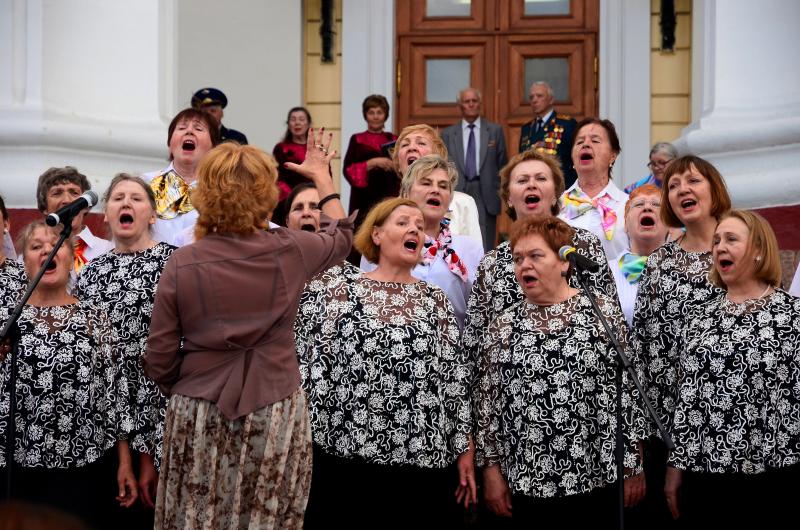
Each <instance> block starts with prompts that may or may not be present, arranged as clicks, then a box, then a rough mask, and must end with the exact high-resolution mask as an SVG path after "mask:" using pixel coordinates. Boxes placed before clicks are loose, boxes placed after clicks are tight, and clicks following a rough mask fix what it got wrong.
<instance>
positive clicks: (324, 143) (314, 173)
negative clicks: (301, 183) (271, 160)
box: [284, 127, 336, 184]
mask: <svg viewBox="0 0 800 530" xmlns="http://www.w3.org/2000/svg"><path fill="white" fill-rule="evenodd" d="M332 141H333V133H328V134H327V135H326V134H325V127H321V128H320V129H319V130H317V131H315V130H314V129H313V128H312V129H309V130H308V143H307V144H306V159H305V160H303V163H302V164H295V163H294V162H286V163H285V164H284V166H285V167H286V169H290V170H292V171H295V172H297V173H300V174H301V175H303V176H304V177H306V178H308V179H311V180H312V181H314V183H315V184H318V183H319V180H320V179H328V180H330V178H331V177H330V164H331V160H332V159H333V157H334V156H336V150H335V149H331V142H332Z"/></svg>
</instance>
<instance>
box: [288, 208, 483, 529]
mask: <svg viewBox="0 0 800 530" xmlns="http://www.w3.org/2000/svg"><path fill="white" fill-rule="evenodd" d="M424 225H425V221H424V216H423V213H422V212H421V211H420V209H419V207H418V206H417V204H416V203H415V202H414V201H412V200H409V199H403V198H394V199H386V200H384V201H382V202H380V203H378V204H376V205H375V206H374V207H373V208H372V210H370V213H369V214H368V215H367V217H366V219H365V220H364V222H363V223H362V225H361V227H360V228H359V230H358V233H357V234H356V240H355V244H356V248H357V249H358V250H359V251H360V252H361V253H362V254H363V255H364V256H366V257H367V258H370V259H371V260H372V261H373V263H375V264H377V267H376V268H375V269H374V270H372V271H370V272H366V273H362V274H358V275H349V274H342V273H341V272H340V271H338V270H333V269H332V270H329V271H326V272H325V273H323V274H321V275H320V276H318V277H316V278H315V279H314V280H313V281H312V282H310V283H309V285H308V287H307V289H306V291H305V292H304V293H303V298H302V300H301V303H300V310H299V312H298V318H297V320H296V322H295V337H296V342H297V350H298V355H299V357H300V365H301V372H302V374H303V387H304V388H305V390H306V392H307V394H308V397H309V409H310V413H311V427H312V432H313V433H314V474H313V476H314V478H313V482H312V488H311V496H310V500H309V505H308V519H307V521H306V529H307V530H311V529H315V528H332V527H336V528H339V527H343V528H384V527H392V528H395V527H396V528H411V527H413V526H414V524H415V523H419V521H424V526H426V527H431V528H451V527H453V526H454V523H455V520H454V519H452V518H451V517H452V515H454V513H453V512H454V508H455V502H454V501H455V499H454V497H453V491H454V490H457V495H458V497H457V498H458V499H459V500H461V501H463V500H464V498H465V497H467V498H468V499H470V500H472V501H474V499H475V483H474V471H473V469H472V465H471V464H472V456H471V451H470V452H468V451H467V448H468V438H469V434H470V433H469V432H468V424H467V422H466V418H468V417H469V416H470V407H469V398H468V394H467V387H466V383H467V379H466V378H467V372H466V371H464V370H463V369H462V367H463V365H464V364H465V359H464V355H463V350H462V349H461V348H460V347H459V344H458V337H459V332H458V324H457V322H456V317H455V313H454V312H453V308H452V306H451V304H450V302H449V301H448V299H447V296H446V295H445V293H444V292H442V290H441V289H440V288H438V287H436V286H435V285H432V284H430V283H427V282H424V281H420V280H419V279H417V278H416V277H414V275H413V274H412V270H413V269H414V267H415V266H416V265H417V263H418V262H419V259H420V250H421V249H422V245H423V241H424V237H425V234H424V233H423V229H424ZM334 269H336V268H334ZM464 459H468V461H469V462H468V463H469V465H468V466H464V470H465V473H464V474H462V475H461V476H460V477H458V475H457V473H456V472H455V469H454V468H455V467H456V462H457V461H458V462H459V466H458V467H459V469H461V468H462V466H461V465H460V464H461V463H462V460H464ZM467 470H468V471H467ZM456 477H458V478H456ZM459 479H460V483H458V481H459ZM376 484H380V487H376ZM353 499H358V503H359V508H358V509H355V510H342V509H341V507H342V506H344V505H346V504H347V503H352V500H353ZM398 499H402V502H403V504H404V505H407V506H409V507H413V509H408V510H399V511H398V510H393V509H392V508H393V507H395V506H396V504H397V502H398Z"/></svg>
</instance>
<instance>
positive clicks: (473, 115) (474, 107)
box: [442, 88, 508, 251]
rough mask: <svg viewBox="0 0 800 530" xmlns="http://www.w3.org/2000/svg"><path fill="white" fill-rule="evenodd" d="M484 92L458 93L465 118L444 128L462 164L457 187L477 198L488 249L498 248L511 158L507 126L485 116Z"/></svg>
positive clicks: (453, 155)
mask: <svg viewBox="0 0 800 530" xmlns="http://www.w3.org/2000/svg"><path fill="white" fill-rule="evenodd" d="M481 103H482V98H481V93H480V91H479V90H478V89H476V88H465V89H463V90H462V91H460V92H459V93H458V109H459V111H460V112H461V121H460V122H459V123H456V124H455V125H451V126H450V127H448V128H447V129H445V130H444V131H442V141H443V142H444V144H445V146H447V152H448V154H449V156H450V159H451V160H452V161H453V162H454V163H455V165H456V168H458V174H459V179H458V184H457V185H456V190H457V191H461V192H464V193H466V194H468V195H470V196H471V197H472V198H473V199H475V203H476V204H477V206H478V218H479V221H480V225H481V233H482V234H483V246H484V249H485V250H487V251H489V250H491V249H493V248H494V242H495V233H496V226H497V215H498V214H499V213H500V196H499V195H498V190H499V189H500V168H502V167H503V166H504V165H506V162H508V154H507V153H506V140H505V137H504V136H503V128H502V127H501V126H500V125H498V124H496V123H491V122H490V121H488V120H486V119H484V118H481Z"/></svg>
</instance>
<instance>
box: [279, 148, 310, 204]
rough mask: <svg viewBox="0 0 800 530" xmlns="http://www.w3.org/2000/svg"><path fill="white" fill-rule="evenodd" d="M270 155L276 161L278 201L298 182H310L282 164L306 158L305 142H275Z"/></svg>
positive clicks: (301, 160)
mask: <svg viewBox="0 0 800 530" xmlns="http://www.w3.org/2000/svg"><path fill="white" fill-rule="evenodd" d="M272 155H273V156H274V157H275V160H277V161H278V188H279V189H280V192H281V194H280V198H279V200H280V201H283V200H284V199H285V198H286V197H287V196H288V195H289V193H290V192H291V191H292V190H293V189H294V187H295V186H297V185H298V184H301V183H303V182H311V181H310V180H309V179H307V178H305V177H304V176H302V175H300V174H299V173H297V172H295V171H291V170H289V169H286V168H285V167H283V164H284V163H286V162H294V163H295V164H302V163H303V161H304V160H305V159H306V144H296V143H294V142H280V143H278V144H275V149H273V150H272Z"/></svg>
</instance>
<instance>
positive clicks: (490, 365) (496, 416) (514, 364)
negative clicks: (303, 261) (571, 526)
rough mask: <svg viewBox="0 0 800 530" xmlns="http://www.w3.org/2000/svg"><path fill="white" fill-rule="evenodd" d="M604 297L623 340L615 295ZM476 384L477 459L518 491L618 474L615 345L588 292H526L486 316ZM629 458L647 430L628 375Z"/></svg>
mask: <svg viewBox="0 0 800 530" xmlns="http://www.w3.org/2000/svg"><path fill="white" fill-rule="evenodd" d="M598 304H599V305H600V307H601V310H602V311H603V314H604V315H605V317H606V318H607V319H608V320H609V323H610V325H611V326H612V330H613V331H614V332H615V333H616V334H617V336H618V337H619V339H620V342H621V344H622V345H623V347H625V348H626V349H628V348H627V343H628V340H627V336H628V332H627V325H626V322H625V317H624V316H623V314H622V311H621V310H620V308H619V304H618V303H617V302H616V299H615V298H611V297H608V296H605V295H599V296H598ZM486 335H487V338H486V340H485V341H483V343H482V344H483V347H482V348H481V350H480V351H479V354H480V356H479V359H480V361H479V368H478V379H477V382H476V385H475V390H474V395H473V397H474V400H475V407H474V410H475V417H476V431H475V448H476V458H477V464H478V465H479V466H483V467H486V466H491V465H495V464H499V465H500V468H501V470H502V473H503V476H504V477H505V479H506V481H507V483H508V486H509V488H510V490H511V492H512V494H515V495H524V496H527V497H535V498H548V497H565V496H568V495H576V494H583V493H588V492H590V491H592V490H593V489H595V488H598V487H604V486H606V485H608V484H610V483H612V482H614V481H615V480H616V467H615V466H616V464H615V456H614V447H615V446H616V442H615V436H616V430H615V426H616V419H615V413H616V412H615V409H616V395H617V391H616V387H615V384H614V376H615V370H616V358H617V354H616V352H615V351H614V346H613V344H612V343H611V341H610V340H609V338H608V337H607V335H606V333H605V331H604V330H603V328H602V324H601V323H600V322H599V321H598V320H597V318H596V317H595V315H594V313H593V312H592V307H591V303H590V301H589V299H588V298H587V296H586V295H584V294H583V293H582V292H578V293H577V294H575V295H573V296H572V297H570V298H569V299H567V300H566V301H564V302H562V303H560V304H555V305H551V306H538V305H534V304H531V303H529V302H528V301H527V300H523V301H521V302H519V303H517V304H514V305H513V306H512V307H510V308H508V309H506V310H505V311H503V312H502V313H501V314H500V315H498V316H497V317H496V318H494V320H493V321H492V323H491V324H490V325H489V329H488V331H487V333H486ZM623 384H624V385H625V389H626V390H625V391H624V394H623V421H624V433H625V438H626V441H627V443H626V452H625V466H626V467H628V468H632V469H634V470H636V472H638V470H639V469H640V462H639V455H638V451H637V447H636V443H637V442H638V441H640V440H642V439H644V438H645V437H646V436H645V435H646V434H647V423H646V422H645V421H644V417H643V415H642V410H641V407H640V406H639V404H638V403H639V401H638V392H637V391H636V390H635V389H634V388H633V386H632V385H629V383H628V378H627V374H626V375H625V376H624V378H623Z"/></svg>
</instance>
